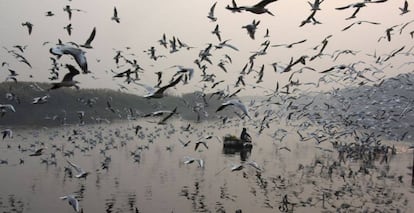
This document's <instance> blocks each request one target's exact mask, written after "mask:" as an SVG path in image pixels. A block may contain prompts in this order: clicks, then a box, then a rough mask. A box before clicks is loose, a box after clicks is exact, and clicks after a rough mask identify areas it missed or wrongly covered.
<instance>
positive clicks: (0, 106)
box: [0, 104, 16, 117]
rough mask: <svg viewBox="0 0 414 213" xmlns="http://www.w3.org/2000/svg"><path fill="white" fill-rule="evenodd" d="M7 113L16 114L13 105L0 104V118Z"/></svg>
mask: <svg viewBox="0 0 414 213" xmlns="http://www.w3.org/2000/svg"><path fill="white" fill-rule="evenodd" d="M7 111H9V112H16V110H15V109H14V106H13V105H11V104H0V116H1V117H3V116H4V115H5V114H6V112H7Z"/></svg>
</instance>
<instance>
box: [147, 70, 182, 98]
mask: <svg viewBox="0 0 414 213" xmlns="http://www.w3.org/2000/svg"><path fill="white" fill-rule="evenodd" d="M182 78H183V75H180V76H179V77H178V78H177V79H175V80H174V81H172V82H170V83H169V84H167V85H165V86H163V87H160V88H158V89H157V90H154V91H152V92H151V91H150V93H149V94H147V95H145V96H144V97H145V98H162V97H164V92H165V90H167V89H168V88H170V87H174V86H175V85H177V84H178V83H179V82H180V81H181V79H182Z"/></svg>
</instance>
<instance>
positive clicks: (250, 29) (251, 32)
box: [242, 20, 260, 39]
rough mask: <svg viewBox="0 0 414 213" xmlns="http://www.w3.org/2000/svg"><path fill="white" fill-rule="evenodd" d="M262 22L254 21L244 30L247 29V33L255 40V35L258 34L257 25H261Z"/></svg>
mask: <svg viewBox="0 0 414 213" xmlns="http://www.w3.org/2000/svg"><path fill="white" fill-rule="evenodd" d="M259 23H260V21H257V22H256V20H253V22H252V23H251V24H248V25H245V26H243V27H242V28H246V30H247V33H248V34H249V36H250V38H251V39H254V34H255V33H256V29H257V25H259Z"/></svg>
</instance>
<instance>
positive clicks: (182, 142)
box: [178, 138, 191, 147]
mask: <svg viewBox="0 0 414 213" xmlns="http://www.w3.org/2000/svg"><path fill="white" fill-rule="evenodd" d="M178 141H179V142H180V143H181V145H183V147H187V146H188V144H190V143H191V140H189V141H187V142H184V141H182V140H181V139H180V138H178Z"/></svg>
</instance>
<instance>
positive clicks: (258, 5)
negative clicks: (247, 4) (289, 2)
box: [253, 0, 277, 8]
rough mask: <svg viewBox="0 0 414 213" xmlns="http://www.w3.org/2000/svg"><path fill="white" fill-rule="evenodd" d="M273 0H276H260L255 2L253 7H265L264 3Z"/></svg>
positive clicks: (273, 0) (266, 3)
mask: <svg viewBox="0 0 414 213" xmlns="http://www.w3.org/2000/svg"><path fill="white" fill-rule="evenodd" d="M275 1H277V0H262V1H261V2H259V3H257V4H255V5H254V6H253V7H263V8H264V7H266V5H268V4H270V3H272V2H275Z"/></svg>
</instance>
